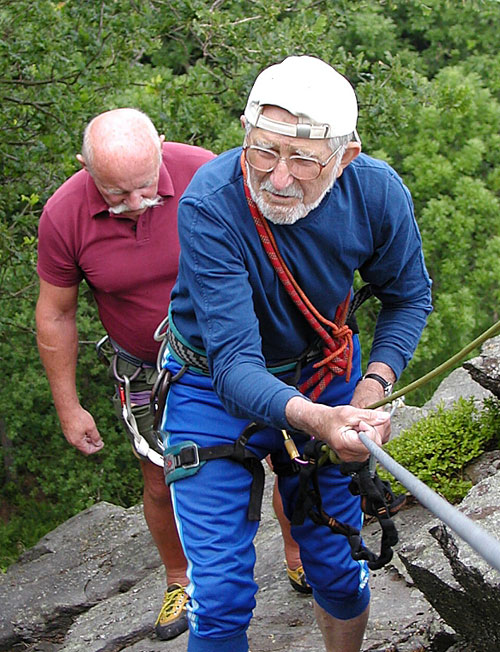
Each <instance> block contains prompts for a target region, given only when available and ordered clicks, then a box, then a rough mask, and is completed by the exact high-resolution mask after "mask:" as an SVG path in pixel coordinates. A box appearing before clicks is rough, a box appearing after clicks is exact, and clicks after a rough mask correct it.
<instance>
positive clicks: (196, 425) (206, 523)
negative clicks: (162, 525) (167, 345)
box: [162, 338, 370, 652]
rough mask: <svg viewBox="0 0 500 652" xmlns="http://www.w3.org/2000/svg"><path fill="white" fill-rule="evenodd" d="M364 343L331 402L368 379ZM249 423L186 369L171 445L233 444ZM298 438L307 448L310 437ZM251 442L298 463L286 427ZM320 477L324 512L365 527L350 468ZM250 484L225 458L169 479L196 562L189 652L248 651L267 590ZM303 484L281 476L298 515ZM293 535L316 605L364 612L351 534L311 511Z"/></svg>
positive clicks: (188, 551)
mask: <svg viewBox="0 0 500 652" xmlns="http://www.w3.org/2000/svg"><path fill="white" fill-rule="evenodd" d="M355 343H356V346H355V351H354V358H353V372H352V378H351V381H350V382H349V383H346V382H345V378H343V377H340V378H335V379H334V380H333V381H332V382H331V383H330V384H329V386H328V387H327V388H326V390H325V391H324V392H323V394H322V395H321V397H320V400H321V402H322V403H326V404H329V405H342V404H348V403H349V401H350V399H351V397H352V393H353V391H354V387H355V385H356V382H357V380H358V378H359V376H360V353H359V345H358V343H357V338H355ZM166 366H167V367H168V368H169V369H170V370H171V371H172V372H173V373H175V372H176V371H178V370H179V365H178V363H177V362H175V361H174V360H173V359H171V358H170V357H168V356H167V362H166ZM303 375H304V378H307V377H309V376H310V375H311V370H310V369H305V370H304V374H303ZM247 425H248V422H247V421H244V420H242V419H237V418H235V417H232V416H230V415H229V414H227V412H226V411H225V409H224V408H223V406H222V404H221V402H220V400H219V398H218V397H217V395H216V394H215V392H214V391H213V389H212V385H211V381H210V379H209V378H208V377H206V376H201V375H199V374H195V373H191V372H186V373H184V375H183V376H182V377H181V378H180V380H178V381H176V382H175V383H173V385H172V387H171V388H170V391H169V394H168V397H167V403H166V407H165V413H164V416H163V422H162V431H163V436H164V440H165V445H166V446H173V445H176V444H179V443H181V442H183V441H185V440H190V441H194V442H195V443H196V444H198V446H200V447H204V446H216V445H220V444H228V443H233V442H235V441H236V439H237V438H238V436H239V435H240V434H241V433H242V432H243V430H244V429H245V427H246V426H247ZM294 439H295V441H296V444H297V447H298V449H299V451H301V449H302V448H303V446H304V444H305V443H306V441H307V439H308V438H306V437H304V436H299V437H296V436H294ZM248 447H249V448H250V449H251V450H252V452H254V453H255V454H256V455H257V456H258V457H259V458H260V459H263V458H264V457H266V456H267V455H268V454H269V453H273V456H274V457H275V459H277V461H278V463H279V462H280V461H282V462H287V461H289V457H288V454H287V452H286V451H285V448H284V446H283V436H282V433H281V432H280V431H278V430H275V429H273V428H265V429H263V430H260V431H258V432H257V433H255V434H254V435H252V437H251V439H250V441H249V444H248ZM318 477H319V485H320V490H321V497H322V500H323V507H324V509H325V511H326V512H327V513H328V514H329V515H331V516H333V517H335V518H336V519H338V520H339V521H342V522H346V523H349V524H350V525H352V526H353V527H355V528H357V529H361V525H362V512H361V508H360V500H359V497H357V496H356V497H355V496H353V495H352V494H351V493H350V492H349V489H348V485H349V482H350V478H349V477H345V476H344V475H342V474H341V473H340V471H339V467H338V466H337V465H326V466H324V467H322V468H321V469H320V472H319V474H318ZM251 482H252V476H251V474H250V473H249V471H247V470H246V469H245V467H244V466H243V465H242V464H240V463H238V462H235V461H233V460H228V459H216V460H211V461H208V462H206V463H205V464H204V465H203V466H201V467H200V469H199V471H198V472H197V473H196V474H194V475H191V476H190V477H186V478H183V479H180V480H177V481H175V482H173V483H172V484H171V485H170V489H171V493H172V499H173V503H174V509H175V514H176V519H177V526H178V529H179V535H180V539H181V542H182V545H183V547H184V553H185V555H186V558H187V560H188V577H189V580H190V584H189V586H188V587H187V592H188V594H189V595H190V602H189V604H188V619H189V627H190V638H189V644H188V652H208V651H210V652H212V651H213V652H215V651H217V652H225V651H226V650H227V651H228V652H229V651H230V652H247V650H248V643H247V638H246V631H247V628H248V625H249V623H250V619H251V616H252V610H253V609H254V607H255V593H256V591H257V588H258V587H257V584H256V583H255V582H254V579H253V569H254V564H255V550H254V546H253V539H254V537H255V534H256V532H257V528H258V523H257V522H255V521H249V520H248V518H247V509H248V501H249V495H250V485H251ZM297 487H298V478H297V476H293V475H292V476H286V477H280V479H279V490H280V494H281V497H282V500H283V505H284V509H285V514H286V516H287V517H288V518H289V519H290V518H291V516H292V513H293V508H294V503H295V499H296V495H297ZM292 535H293V537H294V539H295V540H296V541H297V543H298V544H299V546H300V555H301V560H302V563H303V566H304V570H305V574H306V577H307V581H308V583H309V584H310V586H311V587H312V589H313V594H314V598H315V600H316V602H317V603H318V604H319V605H320V606H321V607H322V608H323V609H325V610H326V611H327V612H328V613H330V614H331V615H333V616H334V617H336V618H340V619H350V618H355V617H356V616H358V615H360V614H361V613H362V612H363V611H364V610H365V609H366V607H367V606H368V603H369V599H370V592H369V587H368V567H367V565H366V562H364V561H362V562H357V561H354V560H353V559H352V557H351V554H350V548H349V544H348V541H347V538H345V537H344V536H342V535H336V534H332V533H331V531H330V530H329V529H328V528H327V527H323V526H318V525H315V524H314V523H313V522H312V521H311V520H310V519H309V518H306V519H305V521H304V523H303V525H300V526H293V527H292Z"/></svg>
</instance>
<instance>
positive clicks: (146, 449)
mask: <svg viewBox="0 0 500 652" xmlns="http://www.w3.org/2000/svg"><path fill="white" fill-rule="evenodd" d="M106 347H108V350H106ZM109 349H111V350H109ZM96 351H97V356H98V358H99V359H100V360H102V361H103V362H104V363H106V364H107V365H108V366H110V367H111V369H112V372H113V377H114V381H115V383H116V387H117V390H118V395H119V398H120V403H121V415H122V418H123V421H124V423H125V426H126V428H127V430H128V431H129V433H130V434H131V436H132V443H133V447H134V449H135V451H136V452H137V453H138V454H139V455H140V456H141V457H144V458H146V459H148V460H149V461H150V462H153V464H156V465H157V466H163V455H162V454H161V453H158V452H157V451H155V450H154V449H153V448H152V447H151V446H150V445H149V443H148V442H147V441H146V439H145V438H144V437H143V436H142V435H141V433H140V432H139V428H138V425H137V420H136V418H135V416H134V414H133V412H132V404H134V405H146V404H148V403H149V400H150V392H149V391H148V392H131V389H130V384H131V383H132V382H133V381H134V380H136V378H137V377H138V376H139V374H140V373H141V371H143V369H144V368H145V366H144V363H143V362H142V361H141V360H139V359H138V358H135V357H134V356H132V355H130V354H129V353H127V352H126V351H123V350H122V349H121V348H120V347H118V345H116V344H115V343H114V342H113V341H112V340H111V338H110V337H109V336H108V335H105V336H104V337H103V338H101V339H100V340H99V342H97V344H96ZM109 354H111V360H110V358H109V357H108V356H109ZM119 358H122V359H123V360H125V362H128V363H130V364H133V365H134V366H136V369H135V371H134V372H133V373H132V374H131V375H130V376H128V375H126V374H120V373H119V372H118V359H119ZM157 441H158V446H159V447H160V449H161V450H163V444H162V442H161V439H160V438H159V437H158V438H157Z"/></svg>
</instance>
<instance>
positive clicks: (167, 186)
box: [82, 161, 174, 217]
mask: <svg viewBox="0 0 500 652" xmlns="http://www.w3.org/2000/svg"><path fill="white" fill-rule="evenodd" d="M82 172H83V174H86V175H87V182H86V191H87V197H88V201H89V212H90V215H91V217H95V216H96V215H99V214H100V213H107V212H108V208H109V207H108V205H107V204H106V202H105V201H104V199H103V197H102V195H101V193H100V192H99V190H98V189H97V186H96V185H95V183H94V180H93V179H92V177H91V176H90V174H89V173H88V172H87V171H86V170H82ZM158 194H159V195H160V197H169V196H173V194H174V184H173V182H172V177H171V176H170V174H169V172H168V170H167V166H166V165H165V163H164V161H162V162H161V165H160V175H159V177H158Z"/></svg>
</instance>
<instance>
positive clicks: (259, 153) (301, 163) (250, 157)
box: [243, 145, 342, 181]
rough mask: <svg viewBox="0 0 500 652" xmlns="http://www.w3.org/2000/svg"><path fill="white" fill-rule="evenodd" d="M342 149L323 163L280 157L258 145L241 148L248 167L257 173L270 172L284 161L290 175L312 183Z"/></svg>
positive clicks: (292, 157)
mask: <svg viewBox="0 0 500 652" xmlns="http://www.w3.org/2000/svg"><path fill="white" fill-rule="evenodd" d="M340 149H342V147H337V149H336V150H335V151H334V152H333V153H332V154H330V156H329V157H328V158H327V159H326V161H325V162H324V163H322V162H321V161H318V159H316V158H313V157H310V156H299V155H298V154H292V155H291V156H280V155H279V154H278V152H275V151H274V150H272V149H266V148H265V147H259V146H258V145H247V146H245V147H243V150H244V152H245V158H246V160H247V163H248V165H250V167H252V168H253V169H254V170H258V171H259V172H272V171H273V170H274V168H275V167H276V166H277V165H278V163H279V162H280V161H285V162H286V165H287V167H288V171H289V172H290V174H291V175H292V176H293V177H295V178H296V179H300V180H301V181H312V180H313V179H317V178H318V177H319V175H320V174H321V170H322V169H323V168H324V167H326V166H327V165H328V163H330V161H331V160H332V158H333V157H334V156H335V154H337V152H339V151H340Z"/></svg>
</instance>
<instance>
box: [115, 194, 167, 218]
mask: <svg viewBox="0 0 500 652" xmlns="http://www.w3.org/2000/svg"><path fill="white" fill-rule="evenodd" d="M162 202H163V199H162V198H161V197H160V195H157V196H156V197H155V198H154V199H148V198H147V197H144V198H143V199H142V200H141V203H140V204H139V208H137V209H135V210H139V211H142V210H143V209H144V208H151V206H158V205H159V204H161V203H162ZM109 212H110V213H113V215H121V214H122V213H130V212H135V211H131V210H130V208H129V207H128V206H127V204H125V203H124V202H122V203H121V204H118V206H110V207H109Z"/></svg>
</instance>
